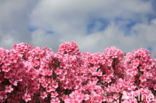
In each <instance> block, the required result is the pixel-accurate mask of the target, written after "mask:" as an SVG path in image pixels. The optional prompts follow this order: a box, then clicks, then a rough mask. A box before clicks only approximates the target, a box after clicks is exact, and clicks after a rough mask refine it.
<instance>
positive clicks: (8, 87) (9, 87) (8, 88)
mask: <svg viewBox="0 0 156 103" xmlns="http://www.w3.org/2000/svg"><path fill="white" fill-rule="evenodd" d="M13 90H14V89H13V88H12V86H11V85H9V86H6V87H5V92H6V93H11V92H12V91H13Z"/></svg>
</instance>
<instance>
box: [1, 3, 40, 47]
mask: <svg viewBox="0 0 156 103" xmlns="http://www.w3.org/2000/svg"><path fill="white" fill-rule="evenodd" d="M35 2H37V0H33V1H32V0H0V46H2V47H4V48H7V49H8V48H11V47H12V46H13V45H14V44H15V43H19V42H28V43H30V40H31V35H30V32H29V31H28V29H27V27H28V24H29V16H30V13H31V10H32V8H33V5H34V3H35Z"/></svg>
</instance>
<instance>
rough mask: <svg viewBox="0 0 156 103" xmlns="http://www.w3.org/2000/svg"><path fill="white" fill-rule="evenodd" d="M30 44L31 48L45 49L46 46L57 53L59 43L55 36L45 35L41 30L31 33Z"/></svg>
mask: <svg viewBox="0 0 156 103" xmlns="http://www.w3.org/2000/svg"><path fill="white" fill-rule="evenodd" d="M32 44H33V46H39V47H45V46H48V47H49V48H50V47H52V48H51V49H52V50H53V51H54V52H57V48H58V46H59V41H58V38H57V37H56V36H53V35H50V34H46V32H45V31H43V30H37V31H35V32H33V33H32Z"/></svg>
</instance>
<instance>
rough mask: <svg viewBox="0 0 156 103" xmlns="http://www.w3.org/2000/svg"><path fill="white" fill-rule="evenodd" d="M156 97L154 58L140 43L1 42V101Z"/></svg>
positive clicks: (107, 102)
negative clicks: (95, 46)
mask: <svg viewBox="0 0 156 103" xmlns="http://www.w3.org/2000/svg"><path fill="white" fill-rule="evenodd" d="M25 102H28V103H156V59H152V58H151V54H150V53H149V52H148V50H146V49H144V48H141V49H138V50H135V51H132V52H129V53H127V54H126V55H124V53H123V52H122V51H121V50H119V49H117V48H115V47H110V48H106V49H105V50H104V52H102V53H95V54H91V53H89V52H80V51H79V49H78V46H77V44H76V43H74V42H73V41H72V42H71V43H69V42H66V43H63V44H61V45H60V47H59V49H58V52H57V53H54V52H53V51H51V50H50V49H49V48H39V47H33V46H31V45H28V44H26V43H20V44H16V45H14V46H13V48H12V49H10V50H5V49H3V48H0V103H25Z"/></svg>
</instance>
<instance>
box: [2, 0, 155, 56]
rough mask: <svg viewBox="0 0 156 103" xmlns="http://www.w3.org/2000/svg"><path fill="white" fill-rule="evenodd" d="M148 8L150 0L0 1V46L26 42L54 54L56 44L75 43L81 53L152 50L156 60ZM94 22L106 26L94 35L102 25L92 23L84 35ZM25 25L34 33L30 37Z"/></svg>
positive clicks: (153, 31)
mask: <svg viewBox="0 0 156 103" xmlns="http://www.w3.org/2000/svg"><path fill="white" fill-rule="evenodd" d="M152 5H153V4H152V2H151V1H150V0H146V1H145V0H96V1H95V0H34V1H32V0H14V1H10V0H5V1H4V0H1V1H0V14H2V15H0V46H3V47H6V48H9V47H10V46H12V45H13V44H15V43H17V42H28V43H30V44H33V45H34V46H41V47H44V46H48V47H49V48H53V50H54V51H55V52H56V51H57V48H58V45H59V44H60V43H62V42H65V41H70V40H75V41H76V42H77V43H78V45H79V47H80V49H81V51H90V52H98V51H103V50H104V49H105V48H106V47H108V46H116V47H117V48H120V49H122V50H123V51H124V52H128V51H131V50H134V49H138V48H141V47H144V48H147V47H152V49H153V50H152V51H153V52H152V53H153V55H154V56H155V57H156V46H155V44H156V39H155V35H156V29H155V28H156V19H153V20H151V21H149V20H148V19H149V18H148V16H149V15H155V12H154V11H155V10H154V9H153V7H152ZM29 17H30V18H29ZM94 19H104V20H106V21H108V25H107V26H106V27H105V29H104V30H103V31H98V30H99V28H100V27H101V26H102V25H103V24H102V23H101V22H99V21H98V22H95V28H93V30H92V31H93V33H92V34H87V25H88V24H89V23H90V22H91V21H92V20H94ZM117 19H121V20H119V21H117ZM131 21H134V22H136V24H134V25H132V28H131V29H130V30H129V31H128V34H129V35H128V36H125V35H126V33H127V31H126V32H125V28H126V27H125V26H126V24H128V23H130V22H131ZM29 25H32V26H35V27H37V28H38V29H37V30H36V31H34V32H32V33H31V32H29V31H28V29H27V28H28V26H29ZM47 30H52V31H53V32H54V33H52V34H48V33H47V32H46V31H47Z"/></svg>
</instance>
